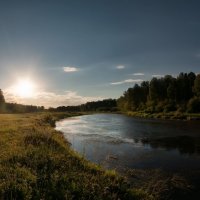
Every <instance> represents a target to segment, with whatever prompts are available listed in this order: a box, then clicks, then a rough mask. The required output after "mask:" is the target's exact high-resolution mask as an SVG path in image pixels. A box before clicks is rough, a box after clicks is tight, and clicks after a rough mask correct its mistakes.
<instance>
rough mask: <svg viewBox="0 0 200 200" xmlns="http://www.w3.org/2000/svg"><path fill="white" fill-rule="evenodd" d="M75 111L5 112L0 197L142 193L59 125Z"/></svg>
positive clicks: (0, 119)
mask: <svg viewBox="0 0 200 200" xmlns="http://www.w3.org/2000/svg"><path fill="white" fill-rule="evenodd" d="M67 116H71V115H69V114H68V115H63V114H59V115H55V114H54V116H52V115H51V114H46V113H43V114H42V113H41V114H3V115H0V199H133V197H135V198H136V199H140V197H144V198H146V197H147V196H146V194H145V193H144V192H142V191H140V190H130V189H128V183H127V181H126V180H125V179H124V178H122V177H120V176H119V175H117V173H116V172H115V171H105V170H103V169H102V168H101V167H100V166H97V165H94V164H91V163H89V162H88V161H86V160H84V158H82V157H80V156H79V155H77V154H76V153H75V152H74V151H72V150H71V148H70V144H69V143H68V142H67V141H66V140H65V139H64V138H63V135H62V134H61V133H59V132H57V131H55V130H54V128H53V127H54V125H55V120H57V119H59V118H63V117H67Z"/></svg>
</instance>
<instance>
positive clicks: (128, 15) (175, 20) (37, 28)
mask: <svg viewBox="0 0 200 200" xmlns="http://www.w3.org/2000/svg"><path fill="white" fill-rule="evenodd" d="M199 7H200V2H199V1H198V0H190V1H189V0H186V1H182V0H177V1H173V0H168V1H160V0H152V1H149V0H123V1H122V0H85V1H82V0H76V1H72V0H57V1H53V0H48V1H38V0H35V1H21V0H19V1H14V0H8V1H1V4H0V88H1V89H2V90H3V92H4V96H5V98H6V101H9V102H16V103H23V104H33V105H41V106H45V107H50V106H52V107H56V106H60V105H64V106H67V105H78V104H82V103H85V102H87V101H95V100H100V99H104V98H118V97H120V96H121V95H122V94H123V92H124V91H125V90H127V89H128V88H129V87H132V86H134V84H136V83H138V84H140V83H141V82H142V81H143V80H150V79H151V78H152V77H162V76H164V75H166V74H170V75H172V76H177V75H178V74H179V73H180V72H191V71H192V72H194V73H199V72H200V39H199V38H200V37H199V35H200V12H199Z"/></svg>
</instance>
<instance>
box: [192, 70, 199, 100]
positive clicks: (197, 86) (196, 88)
mask: <svg viewBox="0 0 200 200" xmlns="http://www.w3.org/2000/svg"><path fill="white" fill-rule="evenodd" d="M193 90H194V93H195V94H196V96H198V97H200V74H198V75H197V76H196V78H195V81H194V88H193Z"/></svg>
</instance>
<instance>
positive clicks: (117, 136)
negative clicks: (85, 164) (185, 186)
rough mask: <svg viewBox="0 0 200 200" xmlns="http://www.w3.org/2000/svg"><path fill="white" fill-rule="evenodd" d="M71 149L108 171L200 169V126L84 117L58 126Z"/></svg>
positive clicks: (109, 116)
mask: <svg viewBox="0 0 200 200" xmlns="http://www.w3.org/2000/svg"><path fill="white" fill-rule="evenodd" d="M56 129H57V130H60V131H62V132H63V133H64V135H65V137H66V138H67V139H68V141H69V142H70V143H71V144H72V148H73V149H75V150H76V151H78V152H79V153H80V154H82V155H84V156H85V157H86V158H87V159H88V160H90V161H93V162H95V163H98V164H102V165H104V166H105V167H107V168H117V169H120V168H141V169H146V168H161V169H167V170H173V171H176V170H179V169H191V170H192V169H200V122H199V121H162V120H146V119H135V118H131V117H127V116H124V115H119V114H95V115H84V116H79V117H73V118H68V119H64V120H62V121H59V122H57V124H56Z"/></svg>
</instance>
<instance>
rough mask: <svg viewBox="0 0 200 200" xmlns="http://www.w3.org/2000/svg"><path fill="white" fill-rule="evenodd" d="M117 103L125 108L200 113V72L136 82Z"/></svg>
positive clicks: (128, 109) (119, 106) (126, 109)
mask: <svg viewBox="0 0 200 200" xmlns="http://www.w3.org/2000/svg"><path fill="white" fill-rule="evenodd" d="M117 106H118V108H119V109H120V110H121V111H145V112H149V113H154V112H170V111H180V112H190V113H197V112H200V74H198V75H196V74H195V73H193V72H190V73H180V74H179V76H177V77H176V78H175V77H172V76H171V75H166V76H165V77H163V78H152V80H151V81H143V82H142V83H141V84H140V85H138V84H135V85H134V87H132V88H129V89H128V90H127V91H125V92H124V94H123V96H121V97H120V98H119V99H118V100H117Z"/></svg>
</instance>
